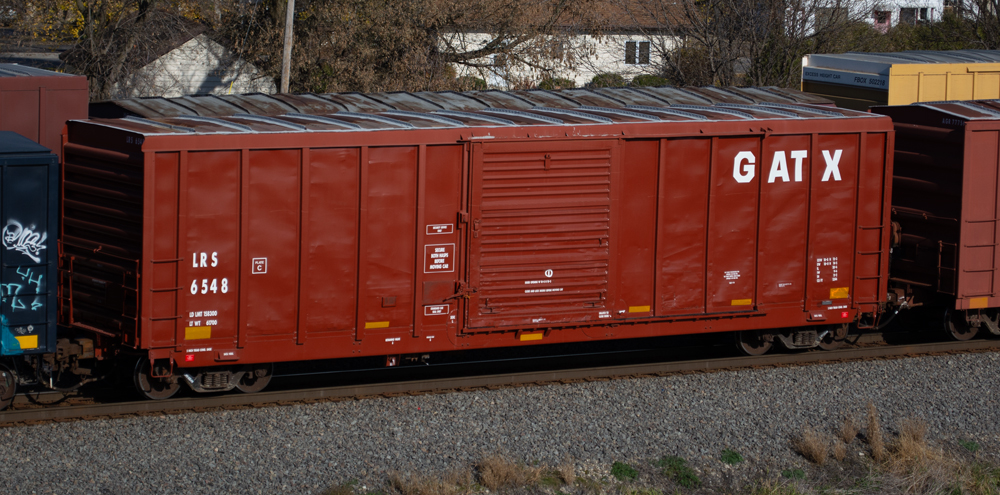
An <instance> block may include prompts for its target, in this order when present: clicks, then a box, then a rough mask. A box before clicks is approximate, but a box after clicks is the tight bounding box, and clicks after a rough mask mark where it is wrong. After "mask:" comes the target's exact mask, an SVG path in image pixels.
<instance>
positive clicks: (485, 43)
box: [223, 0, 593, 92]
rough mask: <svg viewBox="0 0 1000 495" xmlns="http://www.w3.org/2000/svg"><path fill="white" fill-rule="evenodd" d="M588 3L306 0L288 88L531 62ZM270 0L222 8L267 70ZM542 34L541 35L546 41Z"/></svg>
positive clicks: (232, 32)
mask: <svg viewBox="0 0 1000 495" xmlns="http://www.w3.org/2000/svg"><path fill="white" fill-rule="evenodd" d="M592 1H593V0H575V1H570V0H311V1H309V2H299V3H297V4H296V5H297V8H299V11H298V14H297V17H296V25H295V30H296V32H295V39H296V45H295V50H294V52H293V55H292V73H293V76H292V81H291V83H292V84H291V87H292V90H293V91H316V92H325V91H348V90H352V91H388V90H430V89H444V88H453V87H455V85H456V78H455V75H456V72H455V70H454V66H467V67H485V66H487V65H490V66H493V65H494V64H497V63H498V60H499V62H500V63H501V64H510V65H519V64H528V65H530V64H538V63H539V60H541V58H542V57H541V56H540V53H542V52H543V51H544V50H546V49H548V48H550V47H551V43H549V44H547V42H546V40H550V39H551V36H549V35H553V34H554V33H555V34H557V33H558V32H559V29H560V27H561V26H562V24H563V23H564V22H565V20H566V19H572V18H574V16H575V15H577V14H578V13H580V12H585V11H586V8H587V5H588V4H590V3H592ZM274 8H275V7H274V6H272V4H267V3H266V2H265V3H264V4H260V5H254V6H244V7H242V8H232V9H230V10H229V13H230V14H229V16H228V18H226V19H225V20H224V22H223V25H224V26H226V36H227V37H228V38H229V39H230V40H231V42H232V43H233V45H234V46H235V47H236V50H237V51H238V52H239V53H242V54H245V56H247V57H249V58H250V60H251V61H252V62H253V63H254V64H255V65H257V66H258V67H261V68H263V69H264V70H265V71H267V72H269V73H273V74H275V75H277V74H278V72H277V71H276V70H275V68H276V63H277V57H276V52H275V51H274V48H275V47H276V46H280V43H279V42H278V41H277V38H276V36H277V29H278V27H279V26H278V23H275V22H274V21H273V20H272V19H271V12H273V9H274ZM546 36H549V37H548V38H547V37H546Z"/></svg>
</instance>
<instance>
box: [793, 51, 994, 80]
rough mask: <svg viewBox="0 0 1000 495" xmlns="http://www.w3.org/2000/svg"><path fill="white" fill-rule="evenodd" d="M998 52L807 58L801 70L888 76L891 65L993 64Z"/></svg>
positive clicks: (914, 52)
mask: <svg viewBox="0 0 1000 495" xmlns="http://www.w3.org/2000/svg"><path fill="white" fill-rule="evenodd" d="M995 63H1000V50H949V51H916V50H915V51H906V52H891V53H861V52H848V53H835V54H825V53H817V54H809V55H806V56H805V62H804V63H803V66H806V67H815V68H825V69H837V70H846V71H854V72H869V73H874V74H880V75H889V69H890V68H891V67H892V66H893V65H906V64H995Z"/></svg>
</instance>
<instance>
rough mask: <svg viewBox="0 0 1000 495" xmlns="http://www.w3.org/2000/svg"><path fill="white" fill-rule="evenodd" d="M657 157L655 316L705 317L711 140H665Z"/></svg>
mask: <svg viewBox="0 0 1000 495" xmlns="http://www.w3.org/2000/svg"><path fill="white" fill-rule="evenodd" d="M660 157H661V159H660V166H661V167H662V171H661V172H660V180H659V209H658V213H657V217H658V219H659V220H658V223H657V240H656V260H657V274H658V277H657V279H656V293H657V294H658V296H657V297H658V298H659V305H658V309H657V312H656V314H657V316H667V315H676V314H697V313H704V312H705V235H706V233H705V232H706V225H707V222H708V191H709V182H708V181H709V176H710V174H709V171H710V170H711V158H712V140H711V139H705V138H700V139H670V140H664V141H663V144H662V147H661V151H660Z"/></svg>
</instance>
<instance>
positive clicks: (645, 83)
mask: <svg viewBox="0 0 1000 495" xmlns="http://www.w3.org/2000/svg"><path fill="white" fill-rule="evenodd" d="M666 85H667V80H666V79H664V78H662V77H660V76H654V75H652V74H639V75H638V76H635V77H633V78H632V83H631V84H629V86H635V87H649V86H666Z"/></svg>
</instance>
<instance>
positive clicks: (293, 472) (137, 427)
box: [0, 352, 1000, 494]
mask: <svg viewBox="0 0 1000 495" xmlns="http://www.w3.org/2000/svg"><path fill="white" fill-rule="evenodd" d="M998 365H1000V353H993V352H985V353H977V354H965V355H950V356H938V357H920V358H908V359H898V360H888V361H866V362H856V363H846V364H828V365H812V366H803V367H786V368H771V369H763V370H741V371H726V372H716V373H705V374H693V375H679V376H669V377H662V378H644V379H623V380H611V381H606V382H589V383H577V384H569V385H552V386H537V387H523V388H511V389H501V390H483V391H473V392H457V393H449V394H440V395H424V396H415V397H396V398H377V399H366V400H358V401H343V402H330V403H322V404H314V405H302V406H284V407H281V406H276V407H267V408H260V409H244V410H235V411H221V412H210V413H201V414H196V413H190V414H180V415H165V416H152V417H142V418H128V419H118V420H99V421H77V422H71V423H61V424H49V425H42V426H27V427H16V428H6V429H2V430H0V440H2V442H0V459H3V465H4V474H3V486H4V491H5V492H7V493H94V494H117V493H122V494H125V493H128V494H131V493H138V492H147V493H315V492H318V491H321V490H322V489H324V488H327V487H330V486H332V485H335V484H337V483H342V482H345V481H347V480H358V485H357V486H358V487H360V486H366V487H368V488H375V487H382V486H384V483H385V479H386V475H387V473H388V472H390V471H398V472H402V473H420V474H429V473H437V472H445V471H447V470H452V469H458V468H462V467H466V466H469V465H471V464H472V463H474V462H475V461H477V460H479V459H482V458H483V457H484V456H486V455H490V454H496V453H499V454H503V455H505V456H508V457H510V458H513V459H518V460H524V461H527V462H535V461H537V462H539V463H542V464H548V465H551V466H556V465H558V464H560V463H562V462H564V461H566V460H567V459H570V460H571V461H572V462H574V463H575V464H576V465H577V474H578V475H585V474H586V475H594V476H601V475H606V474H607V472H608V470H609V469H610V466H611V464H612V462H614V461H625V462H633V463H643V462H647V461H648V460H650V459H654V458H659V457H661V456H664V455H677V456H681V457H683V458H685V459H687V460H688V462H689V464H690V465H691V466H692V467H694V468H696V469H697V470H698V471H699V472H700V473H701V474H702V478H703V479H704V480H705V482H706V484H712V483H718V484H725V485H729V486H736V487H738V486H743V484H745V483H748V482H752V481H754V480H755V479H757V478H758V477H759V476H760V475H761V473H765V472H769V471H770V470H778V471H780V470H782V469H788V468H796V467H806V465H807V464H808V463H807V462H806V461H805V460H804V459H803V458H802V457H801V456H799V455H797V454H795V453H794V452H793V451H792V449H791V447H790V439H791V438H792V437H793V436H794V435H796V434H797V433H799V432H801V431H802V428H803V427H804V426H806V425H809V426H812V427H815V428H817V429H819V430H820V431H823V432H825V433H828V434H830V436H831V438H832V432H833V431H834V430H835V429H836V428H838V427H839V426H840V425H841V423H842V421H843V418H844V416H845V415H847V414H851V415H853V416H854V417H855V418H856V419H858V420H859V422H860V421H863V419H864V417H865V413H866V406H867V404H868V402H872V403H873V404H874V405H875V406H876V407H877V409H878V411H879V413H880V415H881V421H882V425H883V428H885V429H886V430H887V431H888V432H892V431H893V429H894V428H895V427H896V426H897V425H898V424H899V422H900V421H901V420H903V419H907V418H919V419H922V420H924V421H926V423H927V425H928V437H929V439H930V440H931V441H932V442H934V443H936V444H938V445H942V446H947V445H954V444H956V442H957V441H958V440H959V439H970V440H974V441H975V442H977V443H978V444H979V445H980V446H981V447H982V452H983V453H986V454H987V455H991V454H995V453H997V452H998V451H1000V449H998V447H1000V426H997V421H996V419H997V418H998V417H1000V405H998V402H997V401H998V394H997V391H1000V374H998V373H997V372H996V370H997V369H998ZM727 448H728V449H733V450H735V451H737V452H739V453H740V454H742V455H743V457H744V458H746V460H747V462H745V463H741V464H740V465H739V466H738V467H732V466H729V465H726V464H724V463H722V462H721V461H719V455H720V452H721V451H722V450H723V449H727ZM856 450H857V449H856ZM851 455H858V453H857V452H853V453H851Z"/></svg>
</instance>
